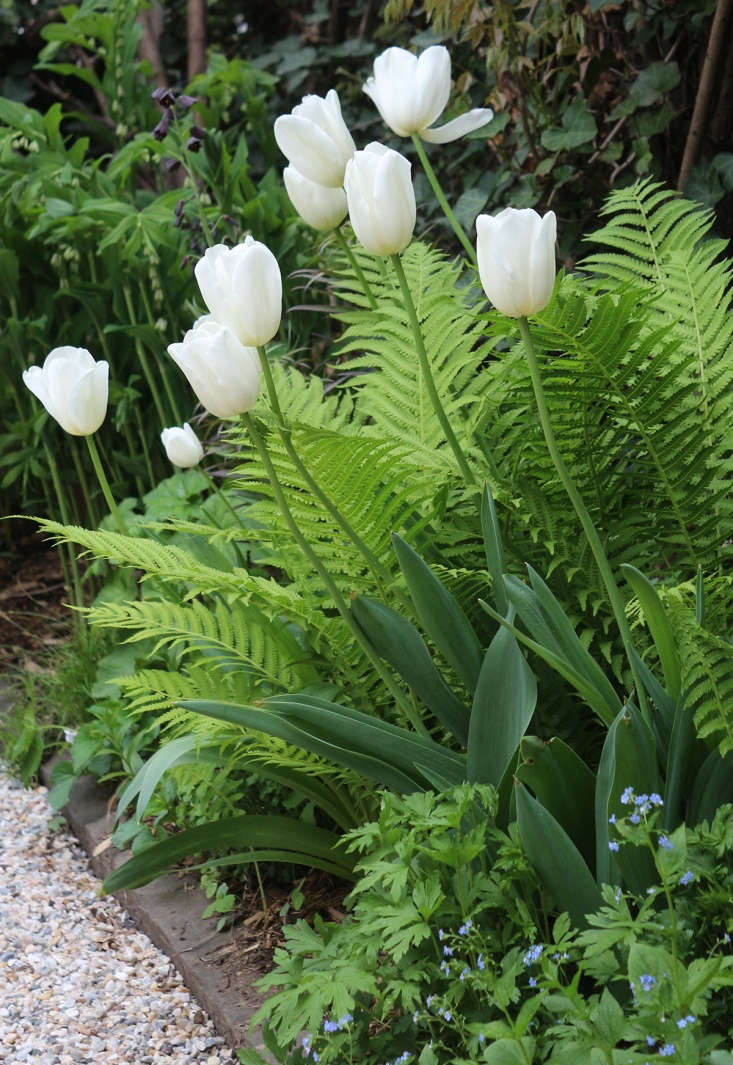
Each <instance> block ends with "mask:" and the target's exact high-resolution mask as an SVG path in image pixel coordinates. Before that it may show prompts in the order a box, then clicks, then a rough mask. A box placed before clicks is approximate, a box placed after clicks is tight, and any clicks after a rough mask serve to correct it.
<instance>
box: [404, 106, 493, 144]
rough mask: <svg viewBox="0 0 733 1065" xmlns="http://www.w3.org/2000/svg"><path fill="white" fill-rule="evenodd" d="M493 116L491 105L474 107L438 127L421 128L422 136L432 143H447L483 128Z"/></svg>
mask: <svg viewBox="0 0 733 1065" xmlns="http://www.w3.org/2000/svg"><path fill="white" fill-rule="evenodd" d="M493 117H494V112H493V111H492V110H491V108H490V107H474V109H473V110H472V111H467V112H466V114H465V115H459V116H458V118H453V119H451V121H450V122H446V124H445V125H444V126H438V128H437V129H421V130H420V136H421V137H422V139H423V140H424V141H428V142H429V143H430V144H447V143H448V142H449V141H455V140H458V138H459V137H464V136H465V135H466V134H467V133H473V131H474V130H476V129H481V127H482V126H485V125H487V123H489V122H490V121H491V119H492V118H493Z"/></svg>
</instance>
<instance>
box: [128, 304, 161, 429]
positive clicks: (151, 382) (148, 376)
mask: <svg viewBox="0 0 733 1065" xmlns="http://www.w3.org/2000/svg"><path fill="white" fill-rule="evenodd" d="M122 292H123V294H124V297H125V303H126V305H127V313H128V315H129V316H130V325H131V326H132V327H133V329H136V328H137V320H136V318H135V308H134V307H133V304H132V294H131V292H130V288H129V285H126V284H123V286H122ZM134 343H135V351H136V352H137V357H138V358H139V359H140V365H141V366H142V368H143V374H144V375H145V380H146V381H147V382H148V388H149V389H150V392H151V394H152V397H153V403H154V404H155V409H156V410H157V412H158V417H159V418H160V424H161V425H166V424H167V421H168V419H167V418H166V416H165V410H164V408H163V400H162V398H161V395H160V392H159V391H158V386H157V384H156V383H155V378H154V377H153V375H152V373H151V370H150V364H149V362H148V357H147V355H146V354H145V348H144V347H143V345H142V343H141V341H140V337H139V336H138V335H137V333H135V334H134Z"/></svg>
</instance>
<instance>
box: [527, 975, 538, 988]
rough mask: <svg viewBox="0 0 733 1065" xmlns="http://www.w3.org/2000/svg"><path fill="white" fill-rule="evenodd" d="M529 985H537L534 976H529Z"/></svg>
mask: <svg viewBox="0 0 733 1065" xmlns="http://www.w3.org/2000/svg"><path fill="white" fill-rule="evenodd" d="M529 986H530V987H537V981H536V980H535V978H534V976H530V978H529Z"/></svg>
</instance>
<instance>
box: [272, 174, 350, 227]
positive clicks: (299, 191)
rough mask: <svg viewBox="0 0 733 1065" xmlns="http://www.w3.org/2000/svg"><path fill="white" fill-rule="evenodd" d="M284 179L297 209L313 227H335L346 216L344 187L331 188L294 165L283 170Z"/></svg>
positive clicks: (307, 223)
mask: <svg viewBox="0 0 733 1065" xmlns="http://www.w3.org/2000/svg"><path fill="white" fill-rule="evenodd" d="M283 181H284V182H285V188H286V189H287V190H288V196H289V197H290V202H291V203H292V205H293V207H294V208H295V210H296V211H297V212H298V214H299V215H300V217H301V218H302V219H303V221H304V222H305V223H306V225H309V226H312V227H313V229H335V228H336V226H337V225H338V224H339V223H340V222H343V220H344V218H346V213H347V210H348V208H347V206H346V193H345V192H344V190H343V189H329V188H327V187H326V185H317V184H316V182H315V181H311V180H310V178H307V177H303V175H302V174H301V173H300V171H299V170H296V169H295V167H294V166H286V167H285V169H284V170H283Z"/></svg>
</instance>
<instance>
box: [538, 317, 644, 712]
mask: <svg viewBox="0 0 733 1065" xmlns="http://www.w3.org/2000/svg"><path fill="white" fill-rule="evenodd" d="M518 322H519V330H520V333H521V334H522V340H523V341H524V346H525V349H526V352H527V361H528V363H529V372H530V376H531V378H532V387H533V389H534V395H535V402H536V403H537V412H538V414H539V416H540V424H541V425H542V432H543V433H544V435H545V441H546V443H547V450H548V451H549V452H550V457H551V458H552V461H553V462H554V464H555V469H556V470H557V472H558V474H559V476H560V480H561V481H562V483H563V487H564V488H565V491H566V492H567V494H568V495H569V497H570V501H571V503H572V504H573V507H574V508H575V513H576V514H577V515H578V518H579V519H580V524H581V525H582V526H583V532H584V533H585V536H586V539H587V540H588V543H589V545H590V549H591V551H592V552H593V557H594V558H595V560H596V565H597V566H598V569H599V571H600V574H601V578H602V579H603V583H604V585H605V587H606V592H607V594H608V598H609V601H610V604H611V609H612V610H613V613H614V616H615V618H616V624H617V625H618V629H619V632H620V634H621V639H622V641H623V645H624V649H625V651H626V657H627V659H628V661H629V665H630V667H631V672H632V675H633V678H634V683H635V685H636V690H637V693H638V697H639V708H640V710H641V712H642V715H643V716H644V719H645V720H646V722H647V724H649V723H650V719H649V707H648V705H647V700H646V692H645V689H644V686H643V684H642V682H641V678H640V676H639V674H638V672H637V669H636V666H635V664H634V644H633V641H632V639H631V630H630V629H629V623H628V621H627V620H626V611H625V609H624V600H623V597H622V595H621V592H620V591H619V588H618V585H617V584H616V578H615V577H614V575H613V570H612V569H611V564H610V562H609V561H608V557H607V555H606V552H605V551H604V549H603V544H602V543H601V538H600V536H599V535H598V530H597V529H596V527H595V525H594V523H593V519H592V518H591V516H590V514H589V512H588V508H587V507H586V505H585V503H584V502H583V497H582V496H581V494H580V492H579V491H578V489H577V487H576V485H575V481H574V480H573V478H572V475H571V473H570V470H569V469H568V468H567V466H566V465H565V462H564V460H563V457H562V455H561V454H560V450H559V448H558V446H557V441H556V439H555V433H554V431H553V428H552V421H551V419H550V411H549V408H548V406H547V400H546V398H545V389H544V386H543V384H542V377H541V375H540V368H539V363H538V362H537V355H536V353H535V349H534V342H533V340H532V334H531V333H530V329H529V322H528V321H527V319H526V318H519V319H518Z"/></svg>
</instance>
